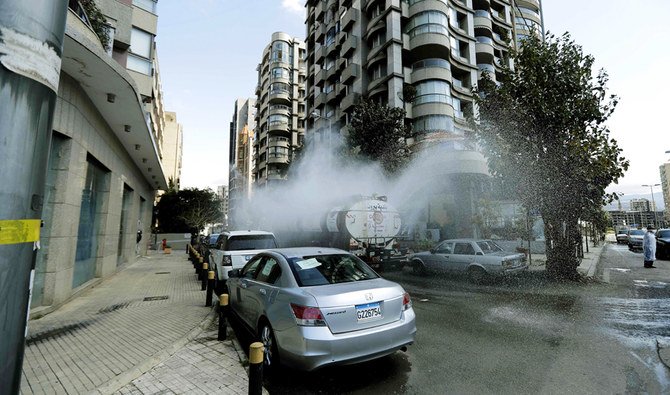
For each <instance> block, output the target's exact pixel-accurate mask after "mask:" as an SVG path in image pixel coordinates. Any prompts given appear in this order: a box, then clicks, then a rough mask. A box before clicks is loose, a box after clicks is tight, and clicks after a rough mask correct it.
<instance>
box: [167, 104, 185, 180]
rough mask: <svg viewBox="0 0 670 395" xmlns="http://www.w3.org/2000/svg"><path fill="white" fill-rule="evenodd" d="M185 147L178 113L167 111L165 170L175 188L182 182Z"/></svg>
mask: <svg viewBox="0 0 670 395" xmlns="http://www.w3.org/2000/svg"><path fill="white" fill-rule="evenodd" d="M183 149H184V133H183V130H182V126H181V124H180V123H178V122H177V113H174V112H170V111H166V112H165V128H164V130H163V170H164V171H165V176H166V177H167V179H168V184H169V183H170V181H172V183H173V185H174V188H175V189H176V190H179V187H180V184H181V166H182V152H183Z"/></svg>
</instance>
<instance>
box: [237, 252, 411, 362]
mask: <svg viewBox="0 0 670 395" xmlns="http://www.w3.org/2000/svg"><path fill="white" fill-rule="evenodd" d="M229 276H230V279H229V280H228V288H229V292H230V308H231V311H232V313H233V314H235V315H236V316H237V317H238V318H240V320H241V321H242V322H243V323H244V324H245V325H246V326H247V327H249V329H251V330H252V331H253V332H255V333H256V334H257V336H258V338H259V339H260V341H262V342H263V344H264V345H265V350H266V352H265V361H264V363H265V365H266V366H267V367H273V366H277V365H279V364H280V363H281V364H282V365H286V366H290V367H293V368H297V369H301V370H308V371H309V370H314V369H317V368H320V367H322V366H325V365H331V364H350V363H357V362H363V361H367V360H371V359H375V358H379V357H382V356H385V355H388V354H391V353H394V352H396V351H397V350H400V349H403V350H405V349H406V346H408V345H410V344H412V343H413V342H414V337H415V334H416V325H415V316H414V310H413V309H412V303H411V301H410V297H409V294H408V293H407V292H405V290H404V289H403V288H402V287H401V286H400V285H398V284H396V283H394V282H391V281H388V280H385V279H383V278H381V277H380V276H379V275H378V274H377V273H375V272H374V271H373V270H372V269H371V268H370V267H369V266H367V265H366V264H365V263H364V262H363V261H361V260H360V259H359V258H357V257H356V256H354V255H352V254H350V253H348V252H346V251H342V250H338V249H333V248H319V247H304V248H283V249H273V250H268V251H265V252H262V253H260V254H258V255H256V256H254V257H253V258H251V259H250V260H249V262H248V263H247V264H246V266H244V268H242V269H235V270H231V271H230V272H229Z"/></svg>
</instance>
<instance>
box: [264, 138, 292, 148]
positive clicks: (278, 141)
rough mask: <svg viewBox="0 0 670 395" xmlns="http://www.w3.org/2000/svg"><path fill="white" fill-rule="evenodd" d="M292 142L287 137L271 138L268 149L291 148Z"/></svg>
mask: <svg viewBox="0 0 670 395" xmlns="http://www.w3.org/2000/svg"><path fill="white" fill-rule="evenodd" d="M290 145H291V142H290V141H289V139H288V138H286V137H270V139H269V140H268V147H270V148H272V147H279V148H290Z"/></svg>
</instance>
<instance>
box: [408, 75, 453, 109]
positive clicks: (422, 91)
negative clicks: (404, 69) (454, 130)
mask: <svg viewBox="0 0 670 395" xmlns="http://www.w3.org/2000/svg"><path fill="white" fill-rule="evenodd" d="M415 88H416V97H415V99H414V101H413V102H412V103H413V104H414V105H418V104H423V103H448V104H451V102H452V101H451V87H450V86H449V83H448V82H446V81H442V80H427V81H422V82H420V83H418V84H416V85H415Z"/></svg>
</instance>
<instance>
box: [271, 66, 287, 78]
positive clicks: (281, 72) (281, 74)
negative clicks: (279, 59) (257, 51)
mask: <svg viewBox="0 0 670 395" xmlns="http://www.w3.org/2000/svg"><path fill="white" fill-rule="evenodd" d="M270 75H271V76H272V78H286V79H289V78H290V73H289V70H288V69H287V68H284V67H275V68H273V69H272V71H271V72H270Z"/></svg>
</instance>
